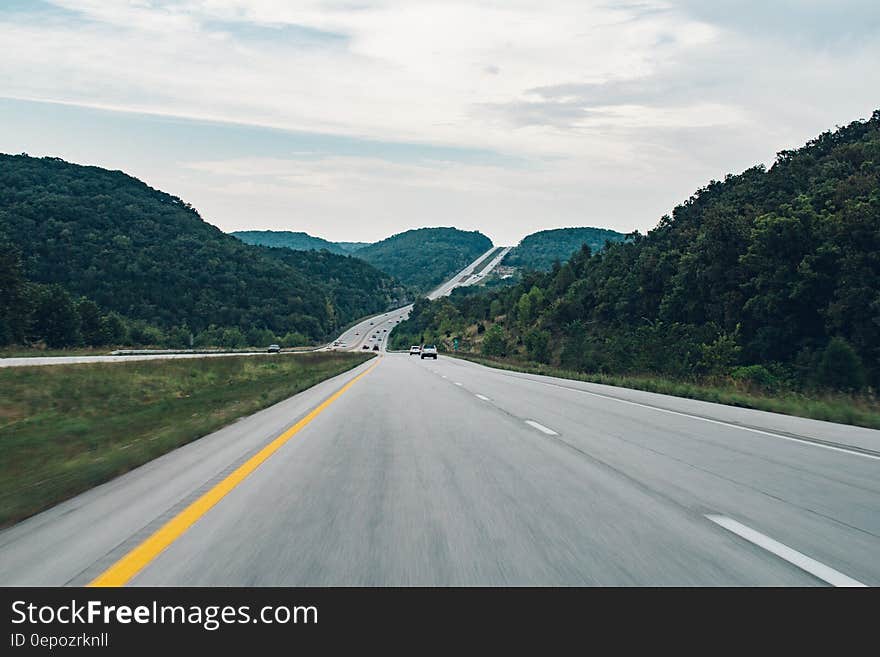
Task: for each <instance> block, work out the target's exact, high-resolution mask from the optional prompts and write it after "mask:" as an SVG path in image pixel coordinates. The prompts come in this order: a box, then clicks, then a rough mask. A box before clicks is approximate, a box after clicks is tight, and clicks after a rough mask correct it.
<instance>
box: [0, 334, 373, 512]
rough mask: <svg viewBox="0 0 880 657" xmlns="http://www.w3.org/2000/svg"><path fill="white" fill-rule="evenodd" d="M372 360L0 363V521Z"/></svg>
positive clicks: (319, 356)
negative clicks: (1, 365) (4, 365)
mask: <svg viewBox="0 0 880 657" xmlns="http://www.w3.org/2000/svg"><path fill="white" fill-rule="evenodd" d="M370 357H371V355H370V354H348V353H341V352H321V353H314V354H301V355H299V356H297V357H296V358H292V357H289V356H280V357H270V356H266V357H264V358H237V357H230V358H205V359H192V360H190V359H187V360H155V361H137V362H132V363H92V364H83V365H54V366H52V367H15V368H4V369H0V390H2V391H3V394H2V397H0V449H2V453H3V459H2V461H0V527H3V526H6V525H9V524H11V523H13V522H16V521H17V520H20V519H22V518H25V517H27V516H29V515H32V514H34V513H37V512H39V511H41V510H43V509H45V508H47V507H49V506H51V505H53V504H56V503H58V502H60V501H62V500H64V499H67V498H69V497H72V496H73V495H75V494H77V493H79V492H82V491H84V490H86V489H88V488H91V487H92V486H96V485H97V484H100V483H102V482H104V481H107V480H109V479H112V478H113V477H115V476H117V475H120V474H122V473H124V472H127V471H128V470H131V469H132V468H135V467H137V466H139V465H141V464H143V463H146V462H147V461H149V460H151V459H154V458H156V457H157V456H160V455H162V454H164V453H165V452H168V451H171V450H172V449H174V448H176V447H179V446H180V445H183V444H185V443H188V442H190V441H192V440H195V439H196V438H199V437H201V436H204V435H206V434H208V433H210V432H211V431H214V430H216V429H219V428H221V427H223V426H225V425H227V424H229V423H230V422H232V421H233V420H235V419H236V418H239V417H242V416H245V415H250V414H251V413H254V412H256V411H258V410H260V409H262V408H265V407H267V406H270V405H272V404H274V403H276V402H279V401H281V400H283V399H286V398H287V397H290V396H291V395H294V394H296V393H298V392H301V391H302V390H305V389H306V388H309V387H311V386H313V385H315V384H316V383H319V382H320V381H323V380H324V379H327V378H330V377H332V376H335V375H337V374H340V373H342V372H345V371H346V370H349V369H351V368H353V367H355V366H357V365H359V364H361V363H363V362H364V361H366V360H368V359H369V358H370Z"/></svg>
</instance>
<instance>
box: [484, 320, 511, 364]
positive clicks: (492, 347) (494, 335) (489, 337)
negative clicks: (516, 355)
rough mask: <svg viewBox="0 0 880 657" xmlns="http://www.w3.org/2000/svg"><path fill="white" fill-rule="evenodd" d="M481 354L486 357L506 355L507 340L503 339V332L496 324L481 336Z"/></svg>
mask: <svg viewBox="0 0 880 657" xmlns="http://www.w3.org/2000/svg"><path fill="white" fill-rule="evenodd" d="M482 352H483V354H484V355H486V356H506V355H507V339H506V338H505V337H504V331H503V330H502V329H501V327H500V326H498V325H497V324H495V325H494V326H492V328H490V329H488V330H487V331H486V333H485V335H484V336H483V347H482Z"/></svg>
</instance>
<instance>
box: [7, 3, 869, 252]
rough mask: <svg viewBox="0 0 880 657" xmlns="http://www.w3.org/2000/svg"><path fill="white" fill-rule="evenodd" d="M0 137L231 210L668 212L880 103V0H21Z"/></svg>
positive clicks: (241, 223) (390, 226) (401, 220)
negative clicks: (121, 172) (729, 175)
mask: <svg viewBox="0 0 880 657" xmlns="http://www.w3.org/2000/svg"><path fill="white" fill-rule="evenodd" d="M0 44H2V56H0V151H2V152H7V153H20V152H27V153H30V154H31V155H40V156H41V155H52V156H58V157H62V158H64V159H66V160H69V161H72V162H77V163H82V164H95V165H99V166H103V167H108V168H113V169H122V170H124V171H126V172H127V173H130V174H132V175H135V176H137V177H138V178H140V179H142V180H144V181H145V182H146V183H147V184H149V185H151V186H153V187H156V188H159V189H162V190H164V191H167V192H169V193H172V194H175V195H177V196H180V197H182V198H184V199H185V200H187V201H189V202H190V203H192V204H193V205H195V206H196V207H197V208H198V209H199V211H200V212H201V214H202V216H203V217H204V218H205V219H206V220H207V221H209V222H211V223H213V224H215V225H217V226H219V227H220V228H222V229H223V230H227V231H228V230H237V229H259V228H269V229H275V230H304V231H306V232H309V233H312V234H314V235H319V236H321V237H325V238H328V239H333V240H352V241H354V240H357V241H361V240H364V241H373V240H377V239H381V238H383V237H386V236H388V235H390V234H392V233H395V232H400V231H402V230H406V229H408V228H414V227H419V226H438V225H440V226H450V225H453V226H457V227H459V228H464V229H479V230H481V231H483V232H484V233H486V234H487V235H489V237H491V238H492V239H493V240H494V241H495V242H496V244H513V243H516V242H517V241H518V240H519V239H520V238H521V237H522V236H523V235H525V234H528V233H531V232H534V231H536V230H541V229H544V228H553V227H560V226H602V227H609V228H614V229H617V230H621V231H630V230H633V229H639V230H642V231H645V230H647V229H649V228H651V227H652V226H654V225H655V224H656V222H657V220H658V219H659V218H660V216H662V215H663V214H664V213H667V212H669V211H671V210H672V208H673V207H674V206H675V205H676V204H677V203H679V202H681V201H683V200H685V199H686V198H687V197H688V196H689V195H690V194H691V193H692V192H693V191H694V190H695V189H696V188H698V187H700V186H702V185H704V184H706V183H707V182H708V181H709V180H711V179H713V178H715V179H717V178H720V177H722V176H723V175H725V174H726V173H728V172H734V173H736V172H739V171H742V170H743V169H745V168H747V167H749V166H751V165H753V164H756V163H759V162H764V163H767V164H769V163H771V162H772V161H773V158H774V156H775V153H776V152H777V151H779V150H782V149H786V148H793V147H797V146H799V145H801V144H803V142H804V141H806V140H807V139H809V138H811V137H813V136H815V135H816V134H818V133H820V132H822V131H823V130H826V129H830V128H833V127H834V126H835V125H842V124H845V123H848V122H850V121H852V120H855V119H858V118H867V117H869V116H870V114H871V112H872V110H873V109H875V108H877V107H880V2H878V1H877V0H853V1H846V0H837V1H834V0H828V1H826V2H820V1H817V0H776V1H774V0H742V1H739V2H736V1H733V0H730V1H727V0H712V1H711V2H709V1H700V0H680V1H679V0H669V1H663V2H654V1H653V0H647V1H644V2H640V1H633V2H619V3H615V2H607V1H606V2H590V1H588V0H576V1H571V2H568V1H565V0H560V1H554V0H544V1H537V0H535V1H530V2H520V1H518V0H495V1H490V0H485V1H481V2H478V1H472V2H460V3H458V2H454V1H450V0H442V1H438V2H433V1H424V2H422V1H419V0H387V1H384V0H340V1H313V0H289V1H281V0H130V1H124V0H45V1H42V0H0Z"/></svg>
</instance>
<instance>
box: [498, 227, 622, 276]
mask: <svg viewBox="0 0 880 657" xmlns="http://www.w3.org/2000/svg"><path fill="white" fill-rule="evenodd" d="M624 239H626V236H625V235H624V234H623V233H618V232H617V231H615V230H610V229H608V228H556V229H553V230H542V231H539V232H537V233H532V234H531V235H526V236H525V237H524V238H523V239H522V241H521V242H520V243H519V244H517V245H516V247H514V248H513V249H511V250H510V252H509V253H508V254H507V256H506V257H505V258H504V264H505V265H509V266H511V267H520V268H522V269H538V270H543V271H547V270H549V269H550V267H552V266H553V263H554V262H556V261H557V260H558V261H559V262H565V261H566V260H568V259H569V258H570V257H571V256H572V255H573V254H574V253H575V252H576V251H579V250H580V248H581V247H582V246H583V245H584V244H586V245H587V246H589V247H590V250H591V251H592V252H593V253H595V252H597V251H600V250H601V249H603V248H604V247H605V242H622V241H623V240H624Z"/></svg>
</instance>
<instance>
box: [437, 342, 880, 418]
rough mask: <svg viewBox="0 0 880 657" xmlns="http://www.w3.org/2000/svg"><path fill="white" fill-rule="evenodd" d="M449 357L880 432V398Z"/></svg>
mask: <svg viewBox="0 0 880 657" xmlns="http://www.w3.org/2000/svg"><path fill="white" fill-rule="evenodd" d="M446 355H448V356H454V357H456V358H461V359H463V360H469V361H472V362H474V363H479V364H481V365H487V366H489V367H495V368H498V369H503V370H510V371H514V372H526V373H528V374H543V375H545V376H555V377H558V378H561V379H572V380H573V381H586V382H588V383H602V384H605V385H609V386H617V387H620V388H632V389H634V390H645V391H647V392H657V393H660V394H664V395H673V396H675V397H686V398H688V399H699V400H701V401H708V402H715V403H718V404H726V405H728V406H739V407H741V408H754V409H757V410H760V411H770V412H771V413H782V414H784V415H795V416H798V417H805V418H811V419H813V420H825V421H827V422H839V423H841V424H853V425H856V426H860V427H868V428H869V429H880V402H878V400H877V399H876V397H870V396H867V395H847V394H843V393H825V394H816V395H807V394H804V393H800V392H795V391H780V392H773V393H771V392H765V391H760V390H748V389H742V388H738V387H736V386H734V385H731V384H724V383H723V382H718V383H712V382H690V381H676V380H673V379H664V378H659V377H652V376H624V375H613V374H586V373H583V372H573V371H571V370H563V369H559V368H556V367H552V366H550V365H543V364H541V363H532V362H527V361H511V360H509V359H502V358H490V357H487V356H479V355H476V354H466V353H456V354H446Z"/></svg>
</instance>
